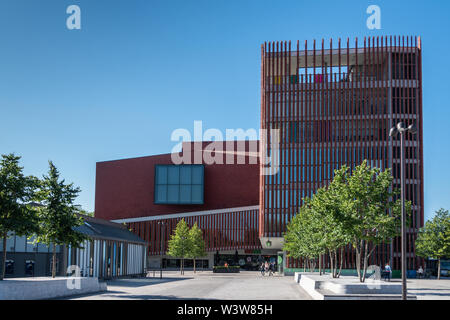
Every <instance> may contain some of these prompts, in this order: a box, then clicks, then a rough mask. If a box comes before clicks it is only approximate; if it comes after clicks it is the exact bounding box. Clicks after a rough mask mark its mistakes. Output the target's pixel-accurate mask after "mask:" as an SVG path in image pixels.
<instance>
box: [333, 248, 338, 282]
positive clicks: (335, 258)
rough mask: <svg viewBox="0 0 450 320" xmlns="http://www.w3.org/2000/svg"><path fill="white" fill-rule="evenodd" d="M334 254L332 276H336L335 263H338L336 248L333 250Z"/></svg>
mask: <svg viewBox="0 0 450 320" xmlns="http://www.w3.org/2000/svg"><path fill="white" fill-rule="evenodd" d="M333 255H334V270H333V278H337V265H338V255H337V250H334V251H333Z"/></svg>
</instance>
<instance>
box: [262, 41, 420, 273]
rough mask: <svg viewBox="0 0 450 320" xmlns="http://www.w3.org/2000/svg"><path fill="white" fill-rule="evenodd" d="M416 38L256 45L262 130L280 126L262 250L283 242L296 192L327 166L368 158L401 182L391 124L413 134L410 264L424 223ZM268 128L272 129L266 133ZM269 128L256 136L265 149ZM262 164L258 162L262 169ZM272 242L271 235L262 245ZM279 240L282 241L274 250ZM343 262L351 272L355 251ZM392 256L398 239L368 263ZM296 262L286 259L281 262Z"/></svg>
mask: <svg viewBox="0 0 450 320" xmlns="http://www.w3.org/2000/svg"><path fill="white" fill-rule="evenodd" d="M421 67H422V63H421V41H420V38H417V37H414V38H413V37H404V36H403V37H376V38H375V37H371V38H364V39H363V40H362V41H360V42H358V39H355V42H354V46H352V47H351V46H350V42H349V39H347V41H346V42H345V43H344V44H343V43H342V42H341V40H340V39H338V41H337V42H333V41H332V40H330V42H329V45H327V46H325V43H324V40H322V41H321V43H319V44H317V43H316V41H314V42H313V43H312V44H311V43H309V44H308V43H307V41H305V44H304V47H302V48H301V46H300V43H299V42H298V41H297V44H296V45H295V46H292V45H291V42H290V41H289V42H269V43H264V44H263V45H262V63H261V69H262V74H261V95H262V97H261V128H262V129H266V130H268V131H269V130H272V132H274V131H273V130H276V129H278V130H279V131H278V132H279V135H280V144H279V158H280V161H279V163H280V167H279V170H278V173H277V174H275V175H263V174H261V178H260V179H261V180H260V213H259V214H260V220H259V221H260V228H259V234H260V239H261V244H262V246H263V247H265V246H266V243H269V244H270V243H273V244H274V245H272V248H274V249H275V248H278V249H280V248H281V240H282V237H283V232H284V231H285V230H286V224H287V223H288V222H289V221H290V220H291V218H292V217H293V216H294V215H295V214H296V213H297V212H298V210H299V208H300V206H301V205H302V200H301V199H302V198H303V197H305V196H308V197H311V196H312V195H313V194H314V192H315V191H316V190H317V189H318V188H320V187H322V186H324V185H326V184H328V183H329V182H330V181H331V180H332V179H333V172H334V170H335V169H338V168H340V167H341V166H342V165H344V164H346V165H347V166H349V167H355V166H356V165H359V164H360V163H361V162H362V161H363V160H364V159H367V160H368V164H369V165H370V166H376V167H379V168H381V169H382V170H384V169H386V168H392V170H393V175H394V186H395V187H398V188H400V142H399V141H397V140H391V138H389V129H390V128H391V127H392V126H394V125H395V124H396V123H397V122H399V121H403V122H404V123H405V124H406V125H409V124H411V123H413V122H415V123H416V125H417V127H418V129H419V130H418V133H417V134H416V135H411V134H410V133H407V134H406V136H405V138H406V140H405V141H406V149H405V156H406V191H405V195H406V199H407V200H410V201H411V202H412V205H413V206H412V208H413V211H412V219H411V222H410V226H409V228H408V233H407V237H408V239H407V246H408V248H407V252H408V256H407V258H408V259H407V260H408V268H416V267H417V263H418V261H416V259H415V254H414V240H415V238H416V234H417V229H418V228H420V227H421V226H422V225H423V222H424V221H423V219H424V214H423V208H424V206H423V200H424V197H423V139H422V128H423V125H422V71H421ZM269 132H270V131H269ZM269 140H270V133H269V137H268V138H267V139H263V140H262V145H261V147H262V152H263V154H271V152H272V150H270V149H271V148H272V147H271V146H270V145H269V143H268V141H269ZM262 170H264V164H263V163H262V164H261V172H262ZM268 240H270V241H268ZM277 246H278V247H277ZM345 256H346V261H345V262H344V268H355V261H354V254H353V252H352V248H351V247H348V248H347V250H346V254H345ZM389 259H390V260H391V261H392V263H393V267H394V269H399V268H400V241H399V239H398V238H396V239H393V241H392V242H391V243H386V244H384V245H380V246H378V248H377V249H376V251H375V253H374V254H373V255H372V257H371V261H370V263H371V264H378V265H380V264H382V263H384V262H386V261H389ZM297 264H298V262H297V261H294V260H292V259H288V260H287V267H296V266H297Z"/></svg>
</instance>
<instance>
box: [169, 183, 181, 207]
mask: <svg viewBox="0 0 450 320" xmlns="http://www.w3.org/2000/svg"><path fill="white" fill-rule="evenodd" d="M179 190H180V186H179V185H168V186H167V202H170V203H177V202H178V201H179V200H178V199H179Z"/></svg>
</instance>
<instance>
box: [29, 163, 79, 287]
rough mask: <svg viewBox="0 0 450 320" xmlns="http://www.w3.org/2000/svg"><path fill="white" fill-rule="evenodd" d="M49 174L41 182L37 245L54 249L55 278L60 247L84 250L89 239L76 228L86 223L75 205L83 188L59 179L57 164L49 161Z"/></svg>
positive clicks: (53, 269)
mask: <svg viewBox="0 0 450 320" xmlns="http://www.w3.org/2000/svg"><path fill="white" fill-rule="evenodd" d="M49 167H50V168H49V172H48V175H47V176H44V178H43V180H42V182H41V189H40V191H39V196H40V200H41V204H42V206H41V207H39V208H38V214H39V229H40V232H39V234H38V235H37V237H36V240H35V241H36V242H42V243H45V244H46V245H48V246H49V247H50V246H52V252H53V258H52V277H53V278H54V277H55V276H56V246H57V245H64V244H65V245H71V246H72V247H74V248H80V247H81V243H82V242H83V241H84V240H85V239H86V236H84V235H83V234H82V233H80V232H78V231H76V230H75V229H74V228H75V227H78V226H81V225H82V224H83V218H81V217H80V216H79V215H78V209H77V208H76V207H75V206H74V204H73V202H74V200H75V199H76V197H77V195H78V193H79V192H80V189H79V188H76V187H74V186H73V183H70V184H65V180H64V179H63V180H60V179H59V176H60V175H59V172H58V169H57V168H56V167H55V165H54V164H53V163H52V162H51V161H49Z"/></svg>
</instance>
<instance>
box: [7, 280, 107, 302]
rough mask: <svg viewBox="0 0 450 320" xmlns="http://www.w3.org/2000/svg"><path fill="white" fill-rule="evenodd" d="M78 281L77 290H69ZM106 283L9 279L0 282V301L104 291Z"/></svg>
mask: <svg viewBox="0 0 450 320" xmlns="http://www.w3.org/2000/svg"><path fill="white" fill-rule="evenodd" d="M75 281H79V284H80V285H79V289H77V288H74V289H70V286H71V285H72V286H74V284H75V283H76V282H75ZM106 290H107V287H106V283H105V282H99V281H98V278H85V277H57V278H54V279H53V278H49V277H36V278H10V279H4V280H3V281H0V300H43V299H55V298H62V297H68V296H73V295H80V294H87V293H95V292H101V291H106Z"/></svg>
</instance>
